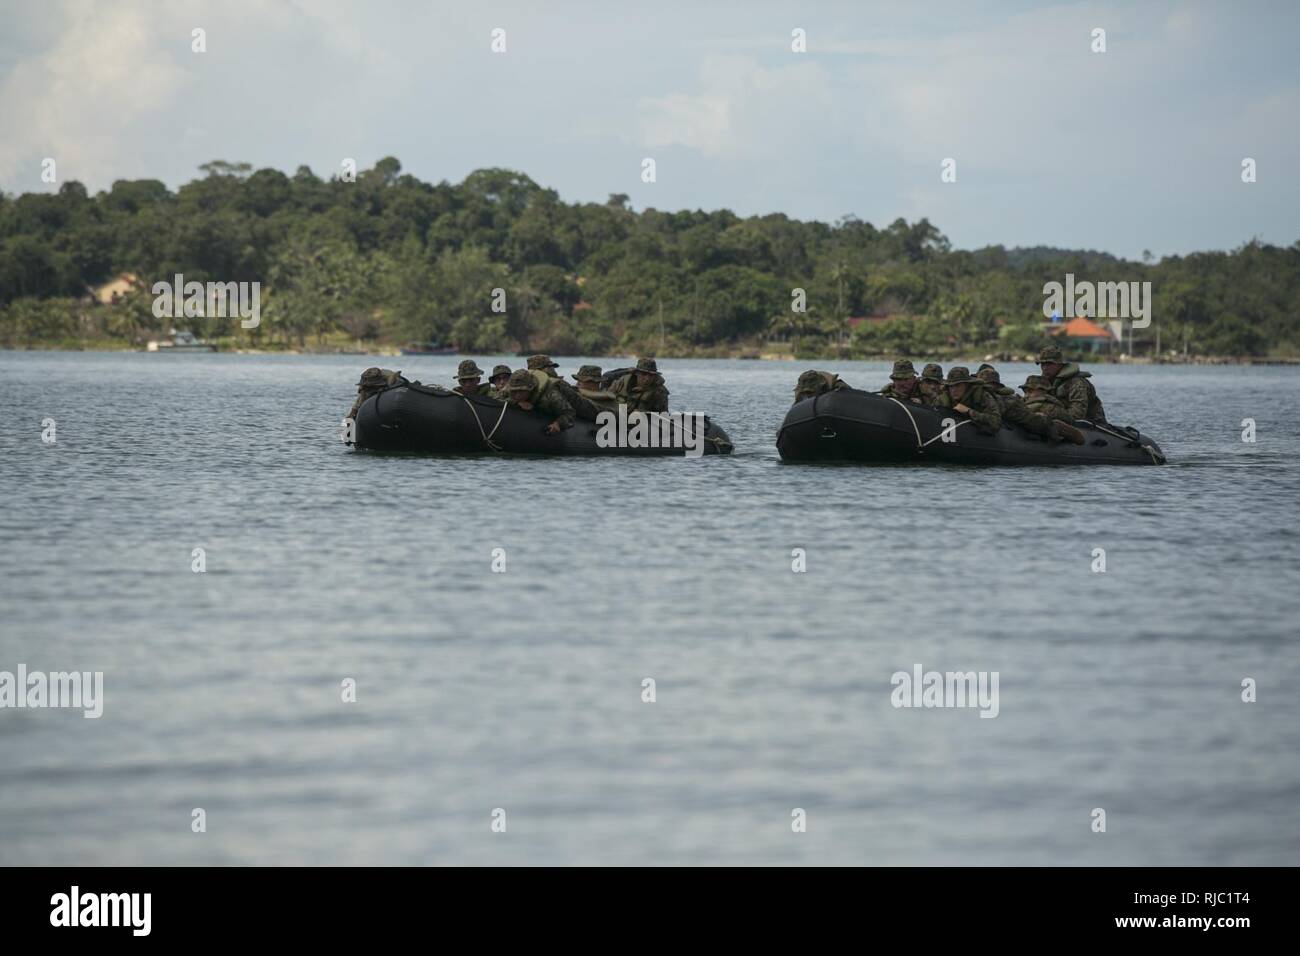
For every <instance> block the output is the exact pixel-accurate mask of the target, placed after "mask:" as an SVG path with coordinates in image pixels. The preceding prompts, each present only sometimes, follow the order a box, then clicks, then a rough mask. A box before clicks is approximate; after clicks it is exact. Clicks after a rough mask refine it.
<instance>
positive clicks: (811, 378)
mask: <svg viewBox="0 0 1300 956" xmlns="http://www.w3.org/2000/svg"><path fill="white" fill-rule="evenodd" d="M849 387H850V386H849V383H848V382H844V381H841V380H840V377H839V376H838V375H833V374H832V373H830V372H819V371H817V370H816V369H809V370H808V371H806V372H804V373H803V374H802V375H800V376H799V381H798V382H797V383H795V386H794V400H795V401H796V402H802V401H803V400H804V399H805V398H814V397H816V396H818V395H825V394H826V393H827V392H834V391H838V390H839V389H841V388H849Z"/></svg>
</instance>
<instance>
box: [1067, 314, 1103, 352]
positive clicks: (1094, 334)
mask: <svg viewBox="0 0 1300 956" xmlns="http://www.w3.org/2000/svg"><path fill="white" fill-rule="evenodd" d="M1052 334H1053V335H1060V336H1064V337H1065V338H1066V339H1068V340H1069V346H1070V347H1071V348H1074V349H1085V350H1087V351H1089V352H1100V351H1101V350H1102V349H1104V348H1108V347H1109V346H1110V344H1111V342H1113V341H1114V340H1115V337H1114V336H1113V335H1111V333H1110V330H1109V329H1107V328H1103V327H1102V326H1100V325H1098V324H1097V323H1096V322H1093V321H1092V320H1091V319H1086V318H1084V317H1083V316H1078V317H1076V318H1073V319H1071V320H1070V321H1069V322H1066V323H1065V324H1064V325H1061V326H1059V327H1057V328H1055V330H1054V331H1053V332H1052Z"/></svg>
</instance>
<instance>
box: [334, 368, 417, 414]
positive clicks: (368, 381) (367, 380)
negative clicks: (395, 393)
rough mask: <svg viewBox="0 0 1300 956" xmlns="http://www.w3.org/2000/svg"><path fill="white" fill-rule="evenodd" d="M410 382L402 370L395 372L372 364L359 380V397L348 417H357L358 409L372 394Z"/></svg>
mask: <svg viewBox="0 0 1300 956" xmlns="http://www.w3.org/2000/svg"><path fill="white" fill-rule="evenodd" d="M407 384H409V383H408V382H407V381H406V379H405V378H403V377H402V373H401V372H394V371H393V370H392V369H390V368H376V367H374V366H371V367H370V368H368V369H366V370H365V371H364V372H362V373H361V381H359V382H357V398H356V401H354V402H353V403H352V408H351V410H350V411H349V412H348V418H356V417H357V410H358V409H359V408H361V406H362V405H363V404H364V403H365V400H366V399H367V398H369V397H370V396H371V395H378V394H379V393H380V392H382V391H383V390H384V389H386V388H392V387H393V386H394V385H407Z"/></svg>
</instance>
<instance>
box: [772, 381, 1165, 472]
mask: <svg viewBox="0 0 1300 956" xmlns="http://www.w3.org/2000/svg"><path fill="white" fill-rule="evenodd" d="M1075 425H1076V426H1077V427H1078V428H1079V430H1080V431H1082V432H1083V433H1084V443H1083V444H1082V445H1075V444H1072V443H1069V442H1055V441H1049V440H1047V439H1044V438H1040V437H1039V436H1037V435H1032V434H1030V433H1029V432H1027V431H1025V430H1024V429H1022V428H1017V427H1015V426H1013V425H1009V424H1006V423H1005V422H1004V423H1003V424H1002V427H1001V428H999V429H998V431H997V432H996V433H994V434H992V435H986V434H983V433H982V432H980V431H979V430H978V429H977V428H975V427H974V425H973V423H972V422H971V421H970V419H969V418H966V417H964V416H962V415H961V414H959V413H956V412H953V411H951V410H949V409H942V408H933V407H930V406H928V405H915V404H910V403H904V402H900V401H898V400H897V399H893V398H888V397H886V396H884V395H878V394H876V393H874V392H864V391H860V390H858V389H855V388H841V389H837V390H835V391H830V392H826V393H824V394H821V395H817V396H814V397H812V398H805V399H803V400H802V401H799V402H796V403H795V404H794V406H793V407H791V409H790V411H789V412H788V413H787V414H786V416H785V421H784V422H783V423H782V425H781V429H780V431H779V432H778V434H777V439H776V447H777V450H778V451H779V452H780V454H781V457H782V459H784V460H785V461H796V462H816V461H857V462H870V463H886V462H923V461H935V462H950V463H955V464H971V465H1152V464H1163V463H1164V461H1165V456H1164V453H1163V452H1162V451H1161V450H1160V446H1159V445H1157V444H1156V443H1155V442H1154V441H1152V440H1151V439H1150V438H1148V437H1146V436H1145V435H1141V434H1140V433H1138V431H1137V430H1136V429H1132V428H1127V427H1123V426H1115V425H1109V424H1096V425H1094V424H1092V423H1091V422H1084V421H1076V422H1075Z"/></svg>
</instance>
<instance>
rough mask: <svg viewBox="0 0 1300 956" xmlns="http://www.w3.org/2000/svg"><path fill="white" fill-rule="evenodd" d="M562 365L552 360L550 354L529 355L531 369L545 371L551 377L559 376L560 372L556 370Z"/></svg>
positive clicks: (529, 367)
mask: <svg viewBox="0 0 1300 956" xmlns="http://www.w3.org/2000/svg"><path fill="white" fill-rule="evenodd" d="M559 367H560V366H559V365H558V364H556V363H555V362H552V361H551V357H550V356H549V355H530V356H528V369H529V371H537V372H545V373H546V374H547V375H549V376H550V377H551V378H559V377H560V373H559V372H557V371H555V370H556V369H557V368H559Z"/></svg>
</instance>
